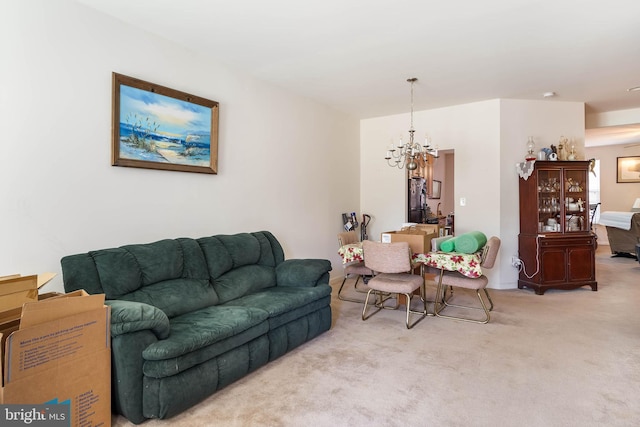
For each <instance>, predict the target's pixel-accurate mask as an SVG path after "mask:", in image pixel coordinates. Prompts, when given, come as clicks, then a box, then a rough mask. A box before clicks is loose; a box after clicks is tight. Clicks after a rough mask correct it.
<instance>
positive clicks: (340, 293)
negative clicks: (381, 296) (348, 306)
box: [338, 274, 367, 303]
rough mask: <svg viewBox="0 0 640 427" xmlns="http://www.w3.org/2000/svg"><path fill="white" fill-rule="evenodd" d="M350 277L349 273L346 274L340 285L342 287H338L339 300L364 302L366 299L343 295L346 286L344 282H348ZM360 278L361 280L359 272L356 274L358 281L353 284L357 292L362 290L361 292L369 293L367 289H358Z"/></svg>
mask: <svg viewBox="0 0 640 427" xmlns="http://www.w3.org/2000/svg"><path fill="white" fill-rule="evenodd" d="M348 278H349V276H348V275H345V276H344V280H343V281H342V284H341V285H340V289H338V299H339V300H342V301H349V302H357V303H363V302H364V300H363V299H358V298H351V297H346V296H343V295H342V289H343V288H344V284H345V283H346V281H347V279H348ZM359 280H360V275H359V274H358V275H356V283H354V284H353V287H354V289H355V290H356V291H357V292H360V293H363V294H364V293H367V291H365V290H361V289H358V281H359ZM363 281H364V279H363Z"/></svg>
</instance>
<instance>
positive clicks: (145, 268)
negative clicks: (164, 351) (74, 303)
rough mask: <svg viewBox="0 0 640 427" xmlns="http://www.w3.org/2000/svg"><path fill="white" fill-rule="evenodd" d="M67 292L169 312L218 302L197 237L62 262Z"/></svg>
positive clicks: (78, 257)
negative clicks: (101, 296)
mask: <svg viewBox="0 0 640 427" xmlns="http://www.w3.org/2000/svg"><path fill="white" fill-rule="evenodd" d="M61 263H62V271H63V280H64V286H65V290H66V291H67V292H71V291H73V290H77V289H85V290H86V291H87V292H89V293H104V294H105V297H106V299H122V300H127V301H138V302H144V303H147V304H151V305H154V306H156V307H158V308H159V309H161V310H162V311H164V312H165V313H166V314H167V316H169V317H174V316H177V315H180V314H183V313H187V312H190V311H193V310H197V309H199V308H202V307H206V306H209V305H213V304H217V303H218V296H217V295H216V293H215V290H214V289H213V287H212V286H211V285H210V283H209V274H208V271H207V264H206V261H205V258H204V255H203V253H202V250H201V249H200V246H199V245H198V243H197V242H196V240H194V239H188V238H181V239H175V240H168V239H167V240H161V241H158V242H154V243H148V244H139V245H127V246H122V247H119V248H111V249H101V250H97V251H91V252H89V253H87V254H78V255H70V256H67V257H64V258H63V259H62V261H61Z"/></svg>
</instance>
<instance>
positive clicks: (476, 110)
mask: <svg viewBox="0 0 640 427" xmlns="http://www.w3.org/2000/svg"><path fill="white" fill-rule="evenodd" d="M499 106H500V103H499V101H498V100H490V101H483V102H477V103H472V104H465V105H459V106H455V107H447V108H440V109H435V110H428V111H419V112H415V113H414V127H415V129H416V134H417V135H421V134H424V133H427V132H428V133H429V135H430V136H431V138H432V142H433V144H436V145H438V146H439V148H440V149H443V150H445V149H454V150H455V153H454V154H455V156H454V158H455V160H454V181H455V189H454V201H455V227H456V233H464V232H467V231H473V230H480V231H483V232H484V233H485V234H487V235H488V236H491V235H499V233H500V197H501V194H500V189H499V184H500V180H499V178H500V124H499ZM409 123H410V118H409V114H408V113H407V114H400V115H394V116H387V117H380V118H374V119H367V120H363V121H362V122H361V129H360V144H361V147H360V150H361V151H360V152H361V157H362V164H361V170H362V181H361V200H362V202H361V206H362V209H363V211H365V212H367V213H370V214H371V215H373V216H374V218H375V222H374V221H372V223H371V230H370V232H369V235H370V236H371V238H376V239H377V238H379V236H380V233H381V232H383V231H388V230H396V229H398V228H399V227H400V226H401V224H402V223H403V222H406V185H407V184H406V180H405V171H404V170H398V169H396V168H391V167H389V166H387V165H386V161H385V160H384V154H385V152H386V150H387V147H388V145H389V142H390V140H391V139H393V138H397V136H398V135H399V133H401V132H402V131H403V130H405V133H406V129H408V127H409ZM438 161H440V160H438ZM461 197H464V198H466V202H467V204H466V206H464V207H461V206H460V205H459V200H460V198H461ZM489 275H490V277H491V278H492V286H494V287H497V284H499V283H501V280H500V278H499V270H498V269H494V271H491V272H490V273H489Z"/></svg>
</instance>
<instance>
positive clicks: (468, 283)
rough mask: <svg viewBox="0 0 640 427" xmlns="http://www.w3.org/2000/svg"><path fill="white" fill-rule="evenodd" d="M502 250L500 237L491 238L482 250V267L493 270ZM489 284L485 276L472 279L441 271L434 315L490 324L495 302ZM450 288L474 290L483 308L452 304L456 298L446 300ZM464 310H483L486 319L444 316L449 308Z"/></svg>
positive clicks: (456, 273) (450, 297)
mask: <svg viewBox="0 0 640 427" xmlns="http://www.w3.org/2000/svg"><path fill="white" fill-rule="evenodd" d="M499 250H500V239H499V238H498V237H495V236H493V237H491V238H490V239H489V240H488V241H487V244H486V245H485V246H484V248H483V250H482V257H481V259H482V261H481V264H480V265H481V266H482V268H483V269H490V268H493V266H494V264H495V262H496V259H497V257H498V251H499ZM488 283H489V279H488V278H487V276H485V275H484V274H483V275H482V276H480V277H476V278H472V277H466V276H464V275H462V274H460V273H458V272H457V271H445V270H444V269H441V270H440V278H439V280H438V286H437V288H436V298H435V305H434V314H435V315H436V316H438V317H443V318H447V319H455V320H462V321H465V322H474V323H488V322H489V320H490V319H491V315H490V314H489V312H490V311H492V310H493V301H492V300H491V296H489V292H488V291H487V284H488ZM447 287H449V288H450V289H451V291H452V292H453V288H456V287H457V288H466V289H472V290H474V291H475V292H476V295H477V296H478V299H479V300H480V305H481V307H477V306H467V305H460V304H452V303H450V302H449V301H451V300H452V299H453V298H454V297H453V295H450V296H449V298H448V299H446V298H445V289H446V288H447ZM480 291H483V293H484V295H485V296H486V299H487V301H488V303H489V307H487V303H486V302H485V301H484V299H483V298H482V295H481V294H480ZM449 307H455V308H462V309H471V310H483V311H484V314H485V317H484V318H483V319H477V318H475V317H462V316H460V315H458V316H456V315H453V314H442V311H443V310H445V309H447V308H449Z"/></svg>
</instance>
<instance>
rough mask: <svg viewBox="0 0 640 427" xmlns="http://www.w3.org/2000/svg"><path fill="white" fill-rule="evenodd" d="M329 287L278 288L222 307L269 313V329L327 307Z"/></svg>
mask: <svg viewBox="0 0 640 427" xmlns="http://www.w3.org/2000/svg"><path fill="white" fill-rule="evenodd" d="M330 299H331V286H329V285H318V286H315V287H313V288H296V287H280V286H276V287H274V288H269V289H268V290H265V291H261V292H256V293H254V294H251V295H246V296H244V297H241V298H238V299H235V300H233V301H229V302H228V303H226V304H224V305H223V306H222V307H228V306H241V307H256V308H259V309H261V310H264V311H266V312H267V313H269V327H270V329H274V328H277V327H278V326H280V325H282V324H284V323H287V322H290V321H291V320H294V319H296V318H298V317H302V316H304V315H306V314H309V313H311V312H312V311H315V310H318V309H319V308H320V307H322V306H325V305H329V303H330Z"/></svg>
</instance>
